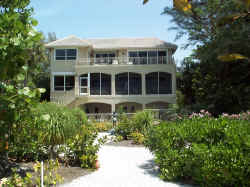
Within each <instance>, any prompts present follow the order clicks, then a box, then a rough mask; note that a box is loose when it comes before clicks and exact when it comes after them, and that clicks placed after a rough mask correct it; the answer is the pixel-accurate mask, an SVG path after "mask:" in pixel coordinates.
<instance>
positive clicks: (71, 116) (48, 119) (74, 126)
mask: <svg viewBox="0 0 250 187" xmlns="http://www.w3.org/2000/svg"><path fill="white" fill-rule="evenodd" d="M86 122H87V117H86V115H85V113H84V112H83V111H81V110H80V109H69V108H67V107H64V106H60V105H57V104H54V103H46V102H44V103H41V104H38V105H37V106H36V107H34V108H32V109H31V111H30V113H29V115H27V116H24V117H22V118H21V119H20V120H19V121H18V123H17V124H16V125H15V126H14V127H15V128H13V130H12V134H13V137H14V139H13V141H12V142H13V143H12V144H11V145H10V147H11V149H10V151H9V155H10V156H11V157H14V158H17V159H26V160H39V159H46V158H48V157H49V156H50V157H54V158H55V157H56V156H57V153H56V151H55V146H57V145H60V144H64V143H65V142H66V140H67V139H69V138H71V137H73V136H75V135H76V134H77V132H78V131H79V129H80V128H81V126H82V125H83V124H85V123H86ZM49 153H50V155H49Z"/></svg>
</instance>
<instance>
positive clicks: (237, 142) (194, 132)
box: [145, 112, 250, 186]
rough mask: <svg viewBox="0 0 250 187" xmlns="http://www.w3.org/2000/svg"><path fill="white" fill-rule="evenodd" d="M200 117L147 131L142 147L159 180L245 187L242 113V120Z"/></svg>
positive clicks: (249, 154) (246, 139) (248, 145)
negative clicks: (156, 167)
mask: <svg viewBox="0 0 250 187" xmlns="http://www.w3.org/2000/svg"><path fill="white" fill-rule="evenodd" d="M204 114H206V113H205V112H202V113H197V114H193V115H192V116H190V118H189V119H187V118H186V119H183V120H179V121H176V122H163V123H161V124H160V125H157V126H154V127H152V128H151V129H150V131H149V134H148V137H147V139H146V143H145V144H146V146H147V147H148V148H149V149H150V150H151V151H152V152H153V153H154V154H155V161H156V163H157V164H158V165H159V168H160V171H161V177H162V178H163V179H165V180H192V181H193V182H194V183H197V184H199V185H202V186H249V185H250V181H249V178H250V169H249V163H250V136H249V134H250V125H249V124H250V121H249V118H246V113H245V114H244V115H240V116H244V117H245V118H244V119H242V118H240V117H239V118H230V117H228V116H226V117H225V116H220V117H219V118H211V117H209V116H208V115H204ZM207 114H208V113H207ZM248 115H250V113H249V114H248Z"/></svg>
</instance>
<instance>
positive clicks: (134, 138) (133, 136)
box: [129, 132, 145, 144]
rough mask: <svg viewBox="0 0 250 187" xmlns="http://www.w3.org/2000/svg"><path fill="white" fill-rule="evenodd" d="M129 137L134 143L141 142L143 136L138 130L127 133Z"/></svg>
mask: <svg viewBox="0 0 250 187" xmlns="http://www.w3.org/2000/svg"><path fill="white" fill-rule="evenodd" d="M129 139H131V140H132V141H133V143H134V144H143V143H144V140H145V137H144V135H143V134H142V133H139V132H132V133H131V134H130V135H129Z"/></svg>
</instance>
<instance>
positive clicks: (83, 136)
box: [65, 124, 104, 168]
mask: <svg viewBox="0 0 250 187" xmlns="http://www.w3.org/2000/svg"><path fill="white" fill-rule="evenodd" d="M96 139H97V130H96V129H95V127H94V126H92V124H84V125H83V126H82V127H81V129H80V130H79V131H78V133H77V135H76V136H74V137H72V138H70V139H68V140H67V142H66V148H65V161H66V162H67V163H68V164H70V165H79V166H81V167H82V168H95V163H96V160H97V152H98V150H99V148H100V146H101V145H102V144H103V143H104V139H98V140H97V142H96Z"/></svg>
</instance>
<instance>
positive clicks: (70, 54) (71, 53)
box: [55, 49, 77, 60]
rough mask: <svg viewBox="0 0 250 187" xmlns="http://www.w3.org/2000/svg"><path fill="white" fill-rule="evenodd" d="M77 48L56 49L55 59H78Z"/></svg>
mask: <svg viewBox="0 0 250 187" xmlns="http://www.w3.org/2000/svg"><path fill="white" fill-rule="evenodd" d="M76 58H77V50H76V49H56V51H55V59H56V60H76Z"/></svg>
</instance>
